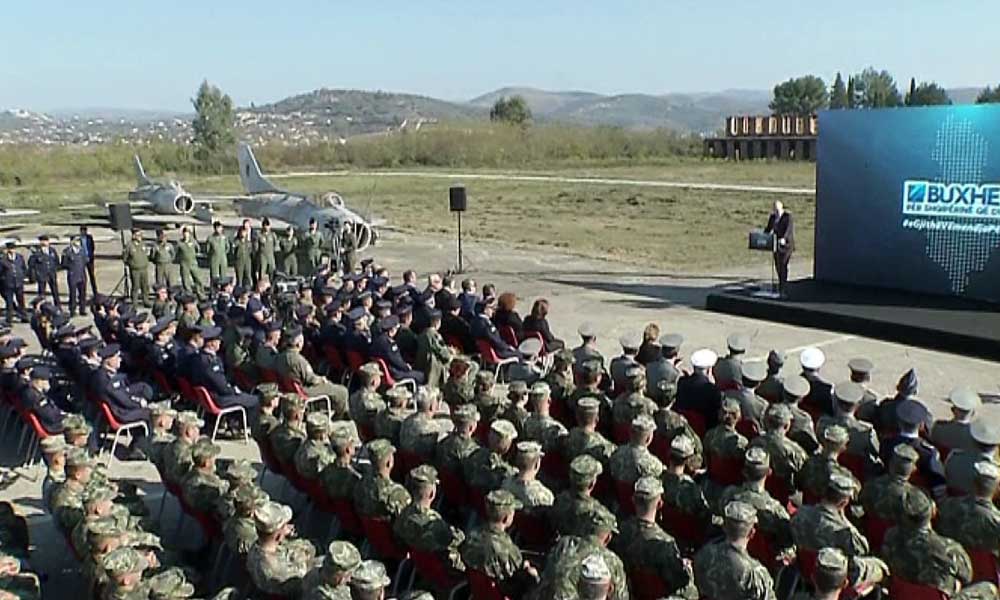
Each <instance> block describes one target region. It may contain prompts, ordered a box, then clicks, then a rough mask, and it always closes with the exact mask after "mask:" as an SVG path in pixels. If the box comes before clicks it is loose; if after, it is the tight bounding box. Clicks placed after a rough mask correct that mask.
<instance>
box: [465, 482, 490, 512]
mask: <svg viewBox="0 0 1000 600" xmlns="http://www.w3.org/2000/svg"><path fill="white" fill-rule="evenodd" d="M466 489H467V490H468V491H469V504H471V505H472V508H473V510H475V511H476V514H477V515H479V518H480V519H484V518H486V494H485V493H484V492H483V491H482V490H481V489H479V488H475V487H472V486H471V485H470V486H467V487H466Z"/></svg>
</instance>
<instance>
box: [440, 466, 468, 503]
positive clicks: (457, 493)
mask: <svg viewBox="0 0 1000 600" xmlns="http://www.w3.org/2000/svg"><path fill="white" fill-rule="evenodd" d="M438 477H439V478H440V479H441V491H443V492H444V497H445V499H446V500H447V501H448V504H451V505H452V506H456V507H461V506H465V505H466V504H467V503H468V502H469V488H468V486H466V485H465V480H463V479H462V477H461V476H460V475H457V474H455V473H453V472H452V471H451V469H441V470H440V471H439V472H438Z"/></svg>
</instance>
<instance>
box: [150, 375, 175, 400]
mask: <svg viewBox="0 0 1000 600" xmlns="http://www.w3.org/2000/svg"><path fill="white" fill-rule="evenodd" d="M153 383H155V384H156V387H158V388H159V389H160V391H161V392H162V393H164V394H166V395H168V396H169V395H171V394H173V393H174V386H173V385H171V383H170V380H169V379H167V376H166V375H164V374H163V371H161V370H159V369H154V370H153Z"/></svg>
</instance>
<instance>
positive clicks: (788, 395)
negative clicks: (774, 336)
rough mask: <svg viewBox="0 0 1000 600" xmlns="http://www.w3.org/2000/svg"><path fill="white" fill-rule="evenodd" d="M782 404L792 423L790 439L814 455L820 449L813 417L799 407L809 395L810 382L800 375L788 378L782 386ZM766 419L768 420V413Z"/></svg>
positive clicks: (789, 431)
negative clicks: (786, 409)
mask: <svg viewBox="0 0 1000 600" xmlns="http://www.w3.org/2000/svg"><path fill="white" fill-rule="evenodd" d="M781 386H782V394H781V400H780V403H781V404H784V405H785V407H786V408H788V412H789V414H790V415H791V422H790V425H789V428H788V434H787V435H788V438H789V439H790V440H792V441H793V442H795V443H796V444H798V445H799V446H801V447H802V449H803V450H805V451H806V454H812V453H813V452H815V451H816V449H817V448H819V442H818V441H817V439H816V431H815V428H814V426H813V420H812V417H811V416H810V415H809V413H807V412H806V411H804V410H802V408H801V407H799V403H801V402H802V400H803V399H804V398H805V397H806V396H808V395H809V391H810V383H809V380H808V379H806V378H805V377H802V376H800V375H793V376H791V377H788V378H786V379H785V380H784V381H783V382H782V384H781ZM764 414H765V419H766V418H767V413H764Z"/></svg>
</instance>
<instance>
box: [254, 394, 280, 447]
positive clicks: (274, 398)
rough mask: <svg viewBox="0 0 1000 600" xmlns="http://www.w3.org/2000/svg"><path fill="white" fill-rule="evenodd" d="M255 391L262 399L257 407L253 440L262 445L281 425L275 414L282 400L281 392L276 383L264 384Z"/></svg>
mask: <svg viewBox="0 0 1000 600" xmlns="http://www.w3.org/2000/svg"><path fill="white" fill-rule="evenodd" d="M254 391H255V392H256V393H257V397H258V398H260V403H259V404H258V405H257V413H256V415H255V417H254V419H253V423H252V424H251V426H250V429H251V433H252V435H253V439H254V440H256V441H257V443H258V444H260V443H261V442H263V441H266V440H267V439H268V438H269V437H270V435H271V432H272V431H274V430H275V429H276V428H277V427H278V425H280V424H281V420H280V419H279V418H278V417H277V416H275V414H274V412H275V410H276V409H277V408H278V401H279V400H280V399H281V392H280V391H279V390H278V384H276V383H262V384H260V385H258V386H257V387H256V388H255V389H254Z"/></svg>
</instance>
